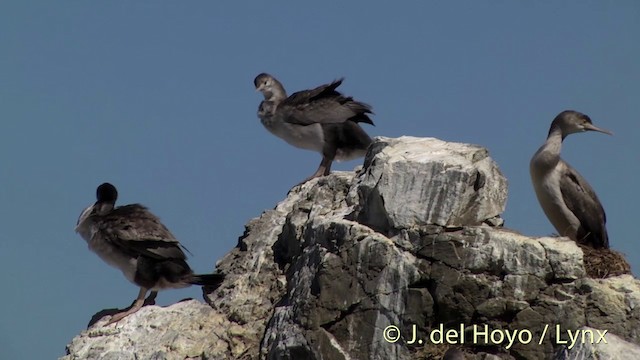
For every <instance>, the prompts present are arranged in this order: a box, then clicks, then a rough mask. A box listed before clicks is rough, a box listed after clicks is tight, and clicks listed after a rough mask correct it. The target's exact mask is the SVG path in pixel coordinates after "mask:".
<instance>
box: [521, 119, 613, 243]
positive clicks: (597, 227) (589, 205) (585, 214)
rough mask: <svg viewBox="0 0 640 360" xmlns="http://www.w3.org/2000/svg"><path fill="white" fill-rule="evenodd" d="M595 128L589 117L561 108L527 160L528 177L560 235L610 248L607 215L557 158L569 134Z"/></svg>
mask: <svg viewBox="0 0 640 360" xmlns="http://www.w3.org/2000/svg"><path fill="white" fill-rule="evenodd" d="M584 131H598V132H602V133H605V134H611V133H610V132H609V131H607V130H603V129H600V128H598V127H596V126H594V125H593V124H592V122H591V119H589V117H588V116H586V115H584V114H582V113H579V112H577V111H570V110H568V111H563V112H562V113H560V114H559V115H558V116H556V118H555V119H554V120H553V122H552V123H551V128H550V129H549V136H548V137H547V141H546V142H545V143H544V145H542V146H541V147H540V149H539V150H538V151H537V152H536V153H535V154H534V156H533V158H532V159H531V163H530V172H531V180H532V182H533V187H534V189H535V192H536V196H537V197H538V201H539V202H540V205H541V207H542V209H543V211H544V213H545V214H546V215H547V217H548V218H549V221H551V223H552V224H553V226H554V227H555V228H556V230H557V231H558V233H559V234H560V235H561V236H567V237H569V238H571V239H572V240H574V241H576V242H579V243H581V244H586V245H589V246H591V247H594V248H609V236H608V234H607V228H606V221H607V218H606V214H605V212H604V209H603V207H602V204H601V203H600V200H599V199H598V196H596V193H595V191H593V189H592V188H591V186H590V185H589V183H588V182H587V181H586V180H585V179H584V178H583V177H582V176H581V175H580V174H579V173H578V172H577V171H576V170H575V169H573V168H572V167H571V166H570V165H569V164H568V163H566V162H565V161H564V160H562V159H561V158H560V150H561V147H562V141H563V140H564V139H565V138H566V137H567V136H568V135H570V134H573V133H577V132H584Z"/></svg>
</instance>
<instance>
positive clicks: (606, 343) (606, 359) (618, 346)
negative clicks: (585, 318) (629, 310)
mask: <svg viewBox="0 0 640 360" xmlns="http://www.w3.org/2000/svg"><path fill="white" fill-rule="evenodd" d="M576 335H577V336H576ZM603 336H604V337H603ZM574 338H575V343H573V344H572V342H571V339H569V338H567V339H564V341H567V342H568V344H566V345H564V346H562V347H561V348H560V350H559V351H558V353H557V355H556V357H555V360H583V359H598V360H637V359H640V348H639V347H638V345H637V344H632V343H630V342H628V341H625V340H623V339H621V338H620V337H619V336H616V335H613V334H610V333H608V332H605V331H603V330H598V329H594V328H590V327H586V326H585V327H581V328H580V329H578V332H577V334H574Z"/></svg>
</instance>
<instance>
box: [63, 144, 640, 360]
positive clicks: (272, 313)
mask: <svg viewBox="0 0 640 360" xmlns="http://www.w3.org/2000/svg"><path fill="white" fill-rule="evenodd" d="M506 197H507V182H506V180H505V178H504V177H503V175H502V174H501V173H500V171H499V169H498V167H497V166H496V164H495V163H494V161H493V160H492V159H491V158H490V157H489V156H488V152H487V151H486V150H485V149H483V148H481V147H478V146H473V145H467V144H457V143H447V142H442V141H439V140H436V139H419V138H410V137H402V138H398V139H389V138H379V139H377V140H376V141H375V143H374V144H373V145H372V147H371V148H370V150H369V153H368V154H367V157H366V159H365V163H364V166H363V168H362V169H361V170H360V171H358V172H357V173H334V174H332V175H330V176H327V177H323V178H320V179H317V180H313V181H310V182H308V183H306V184H304V185H303V186H300V187H296V188H294V189H292V191H291V192H290V193H289V194H288V196H287V198H286V199H284V200H283V201H282V202H280V203H279V204H278V205H277V206H276V207H275V208H274V209H273V210H269V211H266V212H264V213H263V214H262V215H261V216H260V217H259V218H255V219H253V220H251V221H250V222H249V223H248V224H247V226H246V231H245V233H244V234H243V235H242V236H241V237H240V239H239V241H238V246H237V247H236V248H235V249H233V250H232V251H231V252H230V253H229V254H227V255H226V256H225V257H224V258H223V259H222V260H221V261H220V262H219V263H218V266H217V267H218V269H219V270H220V271H222V272H224V273H225V274H227V279H226V281H225V283H224V284H223V285H222V286H221V287H220V288H219V289H217V290H215V291H212V292H210V291H208V290H207V289H204V297H205V300H206V302H207V304H208V305H207V304H203V303H200V302H198V301H195V300H191V301H187V302H182V303H178V304H175V305H173V306H169V307H166V308H161V307H157V306H147V307H145V308H143V309H142V310H141V311H139V312H138V313H136V314H134V315H132V316H129V317H127V318H125V319H124V320H123V321H121V322H120V323H118V324H117V325H116V326H113V325H112V326H109V327H103V324H104V322H105V320H106V319H105V320H102V321H99V322H97V323H96V324H94V325H93V326H92V327H90V328H89V329H87V330H86V331H84V332H82V333H81V334H80V335H79V336H77V337H76V338H74V339H73V340H72V342H71V343H70V344H69V345H68V346H67V352H68V355H67V356H65V357H63V359H65V360H70V359H294V360H295V359H345V360H346V359H354V360H355V359H441V358H443V356H444V358H446V359H463V358H466V359H498V358H500V359H551V358H556V359H590V358H598V359H640V347H638V346H637V345H634V344H640V332H639V330H638V329H640V326H639V325H640V308H639V307H638V305H639V304H640V282H639V281H638V280H636V279H634V278H633V277H632V276H630V275H619V276H613V277H609V278H607V279H597V278H596V279H594V278H591V277H589V276H587V275H586V271H585V265H584V259H583V251H582V249H581V248H579V247H578V246H576V244H575V243H574V242H572V241H570V240H568V239H566V238H552V237H545V238H531V237H526V236H524V235H521V234H518V233H517V232H514V231H512V230H507V229H503V228H501V225H502V221H501V219H500V217H499V215H500V214H501V212H502V211H503V210H504V206H505V201H506ZM445 352H446V355H445Z"/></svg>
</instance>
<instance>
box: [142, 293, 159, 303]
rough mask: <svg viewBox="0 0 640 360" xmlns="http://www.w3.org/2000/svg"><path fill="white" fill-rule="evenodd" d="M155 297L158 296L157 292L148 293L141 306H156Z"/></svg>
mask: <svg viewBox="0 0 640 360" xmlns="http://www.w3.org/2000/svg"><path fill="white" fill-rule="evenodd" d="M156 296H158V292H157V291H152V292H150V293H149V296H147V298H146V299H144V304H143V305H142V306H147V305H155V304H156Z"/></svg>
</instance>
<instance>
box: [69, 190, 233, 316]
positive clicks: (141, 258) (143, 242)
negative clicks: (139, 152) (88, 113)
mask: <svg viewBox="0 0 640 360" xmlns="http://www.w3.org/2000/svg"><path fill="white" fill-rule="evenodd" d="M96 197H97V201H96V202H95V203H94V204H93V205H91V206H89V207H88V208H86V209H85V210H84V211H83V212H82V214H80V217H79V219H78V224H77V226H76V232H77V233H79V234H80V236H82V238H83V239H85V240H86V241H87V244H88V245H89V249H90V250H91V251H93V252H95V253H96V254H98V256H100V258H102V260H104V261H105V262H106V263H107V264H109V265H111V266H113V267H116V268H118V269H120V271H122V273H123V274H124V276H125V277H126V278H127V279H128V280H129V281H131V282H132V283H134V284H136V285H137V286H139V287H140V292H139V293H138V297H137V298H136V300H135V301H134V302H133V304H132V305H131V307H130V308H128V309H127V310H124V311H122V312H120V313H117V314H115V315H113V316H112V317H111V319H110V320H109V322H108V323H107V324H106V325H109V324H112V323H115V322H117V321H119V320H121V319H123V318H124V317H126V316H127V315H130V314H133V313H135V312H136V311H138V310H140V308H142V306H143V305H144V304H145V296H146V294H147V292H148V291H151V293H150V294H149V297H148V298H147V301H146V303H153V301H154V299H155V297H156V295H157V293H158V291H159V290H162V289H169V288H183V287H187V286H190V285H207V286H211V287H214V288H215V287H218V286H219V285H220V284H221V283H222V280H223V279H224V275H222V274H206V275H195V274H194V273H193V271H192V270H191V268H190V267H189V265H188V264H187V262H186V256H185V254H184V251H183V247H182V245H180V243H179V242H178V240H177V239H176V238H175V237H174V236H173V234H171V232H170V231H169V229H167V227H166V226H164V225H163V224H162V223H161V222H160V219H158V217H157V216H155V215H153V214H152V213H151V212H150V211H149V210H148V209H147V208H146V207H144V206H142V205H140V204H132V205H125V206H119V207H115V203H116V200H117V198H118V191H117V190H116V188H115V186H113V185H111V184H109V183H104V184H102V185H100V186H98V189H97V191H96Z"/></svg>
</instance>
